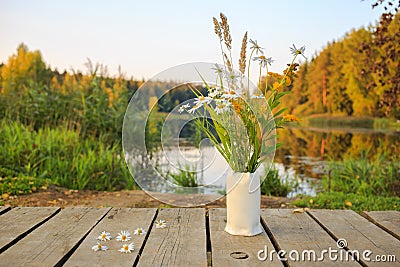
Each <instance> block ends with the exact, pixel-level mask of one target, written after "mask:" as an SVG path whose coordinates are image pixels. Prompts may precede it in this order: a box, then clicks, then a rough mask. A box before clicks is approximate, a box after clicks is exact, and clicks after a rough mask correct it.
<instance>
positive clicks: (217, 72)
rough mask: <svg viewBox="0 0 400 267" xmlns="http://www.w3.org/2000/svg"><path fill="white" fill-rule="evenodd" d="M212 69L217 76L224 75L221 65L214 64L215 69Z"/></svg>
mask: <svg viewBox="0 0 400 267" xmlns="http://www.w3.org/2000/svg"><path fill="white" fill-rule="evenodd" d="M211 69H212V70H214V71H215V73H216V74H218V75H222V72H223V70H222V68H221V66H220V65H218V64H214V68H211Z"/></svg>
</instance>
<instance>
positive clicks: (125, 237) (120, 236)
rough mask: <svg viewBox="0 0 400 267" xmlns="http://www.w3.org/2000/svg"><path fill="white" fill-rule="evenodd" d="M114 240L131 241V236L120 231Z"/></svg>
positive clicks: (126, 232)
mask: <svg viewBox="0 0 400 267" xmlns="http://www.w3.org/2000/svg"><path fill="white" fill-rule="evenodd" d="M116 239H117V240H118V241H121V242H126V241H129V240H131V234H130V233H129V232H128V231H121V233H118V236H117V237H116Z"/></svg>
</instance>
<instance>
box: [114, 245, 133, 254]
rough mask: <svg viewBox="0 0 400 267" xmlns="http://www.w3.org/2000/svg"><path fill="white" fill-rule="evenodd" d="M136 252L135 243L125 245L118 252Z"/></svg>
mask: <svg viewBox="0 0 400 267" xmlns="http://www.w3.org/2000/svg"><path fill="white" fill-rule="evenodd" d="M134 250H135V246H134V245H133V243H130V244H129V245H128V244H125V245H123V246H122V248H120V249H119V250H118V251H119V252H123V253H131V252H132V251H134Z"/></svg>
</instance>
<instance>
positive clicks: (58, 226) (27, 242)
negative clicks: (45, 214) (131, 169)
mask: <svg viewBox="0 0 400 267" xmlns="http://www.w3.org/2000/svg"><path fill="white" fill-rule="evenodd" d="M108 211H109V208H102V209H98V208H65V209H63V210H61V211H60V212H59V213H58V214H56V215H55V216H54V217H53V218H51V219H50V220H49V221H48V222H46V223H45V224H43V225H41V226H40V227H38V228H37V229H35V230H34V231H33V232H31V233H30V234H29V235H27V236H26V237H25V238H24V239H23V240H22V241H20V242H18V243H17V244H15V245H14V246H12V247H10V248H9V249H7V250H6V251H4V252H3V253H2V254H0V266H21V265H26V266H54V265H57V264H61V263H62V262H63V261H64V259H65V257H68V256H66V255H68V254H69V253H70V252H71V250H72V249H73V248H74V247H75V246H76V245H77V244H78V243H79V242H80V241H81V239H82V238H83V237H84V236H85V235H86V234H87V233H88V232H89V231H90V229H91V228H92V227H93V226H94V225H95V224H96V223H97V222H98V221H99V220H101V218H102V217H103V216H104V215H105V214H106V213H107V212H108Z"/></svg>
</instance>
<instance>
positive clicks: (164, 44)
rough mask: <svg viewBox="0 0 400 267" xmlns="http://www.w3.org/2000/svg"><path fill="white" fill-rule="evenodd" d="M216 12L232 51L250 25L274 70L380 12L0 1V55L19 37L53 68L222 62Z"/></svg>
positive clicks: (318, 0)
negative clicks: (295, 52) (226, 26)
mask: <svg viewBox="0 0 400 267" xmlns="http://www.w3.org/2000/svg"><path fill="white" fill-rule="evenodd" d="M220 11H222V12H223V13H224V14H225V15H226V16H227V17H228V21H229V22H230V26H231V30H232V34H233V49H234V54H235V55H237V54H238V53H239V49H240V42H241V38H242V36H243V34H244V32H245V31H246V30H247V31H248V32H249V37H250V38H252V39H256V40H258V42H259V44H261V45H262V46H263V47H266V49H267V50H266V52H267V55H268V56H271V57H273V59H274V60H275V62H274V64H273V67H272V69H273V70H275V71H280V70H281V69H282V68H283V67H284V66H285V64H286V63H288V61H289V60H290V58H291V56H290V53H289V46H291V45H292V43H294V44H296V45H297V46H301V45H306V55H307V56H309V57H311V56H312V55H313V54H315V53H316V51H320V50H321V49H322V47H323V46H324V45H326V44H327V42H328V41H332V40H333V39H338V38H341V37H342V36H343V35H344V34H345V33H346V32H348V31H350V30H351V29H352V28H359V27H361V26H367V25H368V24H370V23H375V21H376V20H378V18H379V15H380V13H381V10H380V9H376V10H372V9H371V1H361V0H279V1H278V0H274V1H271V0H265V1H227V0H218V1H215V0H214V1H211V0H202V1H188V0H187V1H183V0H182V1H178V0H173V1H169V0H168V1H166V0H164V1H161V0H160V1H152V0H146V1H144V0H142V1H123V0H116V1H111V0H110V1H105V0H68V1H67V0H63V1H61V0H37V1H33V0H0V36H1V41H0V62H5V61H6V60H7V58H8V57H9V56H10V55H11V54H12V53H14V52H15V50H16V47H17V46H18V44H19V43H21V42H24V43H25V44H26V45H28V47H29V48H30V49H31V50H36V49H39V50H40V51H41V52H42V54H43V57H44V59H45V61H46V63H47V64H49V65H50V66H51V67H52V68H55V67H57V68H58V69H59V70H64V69H67V70H70V69H71V68H73V69H79V70H85V67H84V63H85V62H86V58H90V59H91V60H92V61H93V62H100V63H103V64H105V65H107V66H108V69H109V72H110V74H111V75H115V74H116V73H117V68H118V65H121V67H122V69H123V71H124V72H125V73H126V74H127V76H128V77H130V76H133V77H135V78H139V79H140V78H142V77H144V78H146V79H147V78H151V77H152V76H153V75H155V74H157V73H158V72H160V71H162V70H164V69H166V68H168V67H171V66H174V65H177V64H181V63H187V62H194V61H207V62H221V60H220V52H219V50H218V49H219V43H218V40H217V37H216V36H215V34H214V30H213V24H212V17H213V16H216V17H217V16H218V15H219V12H220ZM236 58H237V57H236ZM235 61H236V60H235Z"/></svg>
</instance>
